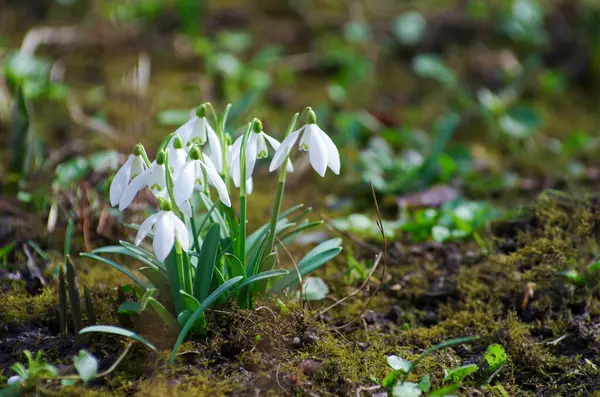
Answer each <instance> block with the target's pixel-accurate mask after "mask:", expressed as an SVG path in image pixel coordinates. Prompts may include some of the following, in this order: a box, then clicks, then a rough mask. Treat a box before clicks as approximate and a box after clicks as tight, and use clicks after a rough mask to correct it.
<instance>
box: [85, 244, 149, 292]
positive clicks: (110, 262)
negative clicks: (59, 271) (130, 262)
mask: <svg viewBox="0 0 600 397" xmlns="http://www.w3.org/2000/svg"><path fill="white" fill-rule="evenodd" d="M79 255H80V256H83V257H85V258H91V259H96V260H99V261H100V262H103V263H105V264H107V265H109V266H112V267H114V268H115V269H117V270H118V271H120V272H121V273H123V274H124V275H126V276H127V277H129V278H130V279H131V280H132V281H133V282H134V283H136V284H137V285H139V286H140V287H142V288H144V289H147V288H148V286H147V285H146V283H144V282H143V281H142V280H140V279H139V278H137V277H136V275H135V274H133V273H132V272H130V271H129V270H127V269H125V268H124V267H123V266H121V265H119V264H118V263H117V262H114V261H111V260H110V259H106V258H104V257H102V256H100V255H95V254H89V253H87V252H82V253H80V254H79Z"/></svg>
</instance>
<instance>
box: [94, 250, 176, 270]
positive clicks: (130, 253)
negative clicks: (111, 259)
mask: <svg viewBox="0 0 600 397" xmlns="http://www.w3.org/2000/svg"><path fill="white" fill-rule="evenodd" d="M92 254H119V255H125V256H129V257H131V258H134V259H137V260H139V261H140V262H142V263H145V264H146V265H148V266H150V267H152V268H155V269H158V270H163V271H164V270H165V269H164V265H162V264H157V263H156V262H154V261H152V260H149V259H147V258H146V257H144V256H141V255H139V254H137V253H135V252H133V251H131V250H129V249H127V248H125V247H123V246H120V245H109V246H106V247H100V248H96V249H94V250H92Z"/></svg>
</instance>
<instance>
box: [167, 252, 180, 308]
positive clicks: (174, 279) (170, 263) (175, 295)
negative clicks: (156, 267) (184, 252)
mask: <svg viewBox="0 0 600 397" xmlns="http://www.w3.org/2000/svg"><path fill="white" fill-rule="evenodd" d="M165 265H166V267H167V276H168V280H169V288H170V290H171V299H172V301H173V305H175V312H176V313H179V312H181V310H183V305H182V300H181V293H180V292H179V291H180V290H181V287H182V281H183V280H181V279H180V271H179V270H180V269H179V267H178V264H177V253H176V252H175V249H172V250H171V253H169V256H167V258H166V259H165Z"/></svg>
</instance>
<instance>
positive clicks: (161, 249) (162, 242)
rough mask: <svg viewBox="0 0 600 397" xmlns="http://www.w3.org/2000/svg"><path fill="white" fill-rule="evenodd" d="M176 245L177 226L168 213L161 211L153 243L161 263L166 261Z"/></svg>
mask: <svg viewBox="0 0 600 397" xmlns="http://www.w3.org/2000/svg"><path fill="white" fill-rule="evenodd" d="M174 243H175V226H174V225H173V223H172V222H171V219H170V217H169V216H168V213H166V212H165V211H161V212H160V213H159V214H158V219H157V221H156V229H155V231H154V241H153V242H152V248H153V249H154V254H155V255H156V258H158V260H159V261H161V262H164V260H165V259H166V258H167V256H169V253H170V252H171V249H172V248H173V244H174Z"/></svg>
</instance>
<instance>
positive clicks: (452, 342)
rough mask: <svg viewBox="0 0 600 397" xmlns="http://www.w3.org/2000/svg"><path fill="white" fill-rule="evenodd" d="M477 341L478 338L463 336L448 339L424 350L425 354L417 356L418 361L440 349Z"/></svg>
mask: <svg viewBox="0 0 600 397" xmlns="http://www.w3.org/2000/svg"><path fill="white" fill-rule="evenodd" d="M477 339H479V336H476V335H475V336H463V337H460V338H454V339H448V340H446V341H443V342H442V343H438V344H437V345H435V346H432V347H430V348H429V349H427V350H425V352H424V353H423V354H422V355H421V356H419V360H421V359H422V358H423V357H425V356H426V355H428V354H431V353H433V352H434V351H436V350H440V349H445V348H447V347H450V346H455V345H460V344H461V343H469V342H473V341H474V340H477Z"/></svg>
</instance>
